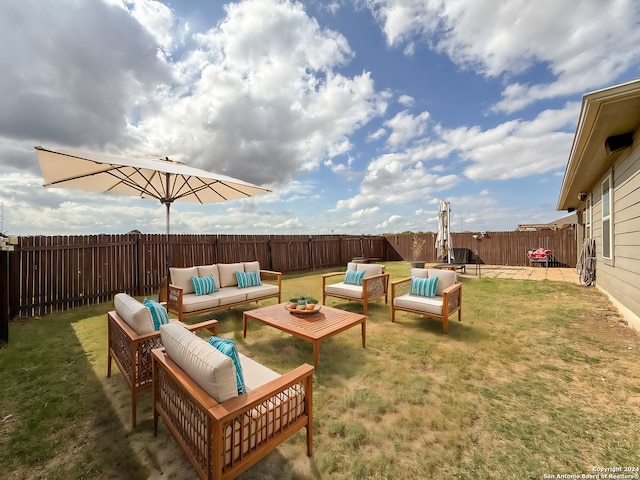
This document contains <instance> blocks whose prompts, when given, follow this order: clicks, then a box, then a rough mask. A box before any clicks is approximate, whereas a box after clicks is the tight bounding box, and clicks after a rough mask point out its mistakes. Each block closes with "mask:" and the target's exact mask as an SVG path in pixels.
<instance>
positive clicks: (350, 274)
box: [344, 270, 367, 285]
mask: <svg viewBox="0 0 640 480" xmlns="http://www.w3.org/2000/svg"><path fill="white" fill-rule="evenodd" d="M365 273H367V272H365V271H364V270H362V271H360V272H356V271H355V270H347V272H346V273H345V274H344V283H345V284H347V285H362V280H363V279H364V274H365Z"/></svg>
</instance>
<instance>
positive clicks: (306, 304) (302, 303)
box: [284, 298, 322, 315]
mask: <svg viewBox="0 0 640 480" xmlns="http://www.w3.org/2000/svg"><path fill="white" fill-rule="evenodd" d="M321 307H322V306H321V305H320V304H319V303H317V301H316V300H314V299H305V298H301V299H298V300H289V303H286V304H285V305H284V308H286V309H287V310H288V311H289V313H293V314H301V315H308V314H311V313H317V312H319V311H320V308H321Z"/></svg>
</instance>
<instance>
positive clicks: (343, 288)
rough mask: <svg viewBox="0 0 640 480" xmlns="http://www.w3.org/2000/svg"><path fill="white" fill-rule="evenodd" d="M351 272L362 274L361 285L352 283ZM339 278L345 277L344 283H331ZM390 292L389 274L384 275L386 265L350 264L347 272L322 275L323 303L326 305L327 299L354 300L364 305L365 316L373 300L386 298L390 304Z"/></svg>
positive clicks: (386, 301)
mask: <svg viewBox="0 0 640 480" xmlns="http://www.w3.org/2000/svg"><path fill="white" fill-rule="evenodd" d="M349 272H352V273H358V274H360V276H361V278H360V279H359V282H360V283H359V284H358V283H352V282H351V281H350V279H349V276H350V273H349ZM339 277H343V281H342V282H339V283H331V281H332V279H336V278H339ZM333 281H334V282H335V280H333ZM388 290H389V274H388V273H384V265H378V264H374V263H371V264H366V263H356V262H349V263H348V264H347V271H346V272H332V273H325V274H324V275H322V303H325V304H326V300H327V297H336V298H342V299H344V300H353V301H354V302H360V303H362V305H363V306H364V314H365V315H366V314H367V311H368V304H369V302H370V301H371V300H375V299H377V298H382V297H384V303H388Z"/></svg>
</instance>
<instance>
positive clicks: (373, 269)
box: [356, 263, 384, 278]
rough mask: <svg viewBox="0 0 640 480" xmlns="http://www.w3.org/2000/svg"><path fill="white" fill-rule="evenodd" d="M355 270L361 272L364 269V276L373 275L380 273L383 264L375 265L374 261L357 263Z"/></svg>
mask: <svg viewBox="0 0 640 480" xmlns="http://www.w3.org/2000/svg"><path fill="white" fill-rule="evenodd" d="M356 265H357V270H356V271H358V272H362V271H363V270H364V272H365V274H364V278H369V277H373V276H374V275H380V274H381V273H382V270H383V268H384V265H376V264H375V263H358V264H356Z"/></svg>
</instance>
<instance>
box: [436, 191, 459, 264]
mask: <svg viewBox="0 0 640 480" xmlns="http://www.w3.org/2000/svg"><path fill="white" fill-rule="evenodd" d="M450 224H451V207H450V205H449V202H445V201H444V200H440V209H439V210H438V234H437V235H436V252H437V255H438V260H440V261H444V257H445V256H446V257H447V263H451V262H452V261H455V258H453V246H452V245H451V231H450V230H449V225H450Z"/></svg>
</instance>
